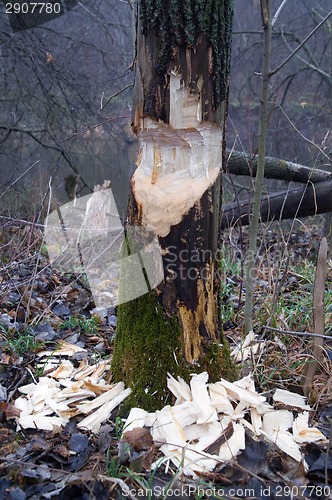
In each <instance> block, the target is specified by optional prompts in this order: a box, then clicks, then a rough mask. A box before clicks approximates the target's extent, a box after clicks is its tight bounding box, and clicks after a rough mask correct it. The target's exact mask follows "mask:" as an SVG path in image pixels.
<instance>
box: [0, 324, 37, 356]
mask: <svg viewBox="0 0 332 500" xmlns="http://www.w3.org/2000/svg"><path fill="white" fill-rule="evenodd" d="M1 330H2V335H3V337H4V338H5V344H4V348H5V349H6V350H8V351H9V352H10V353H11V354H12V353H15V354H18V355H19V356H20V355H21V354H24V353H25V352H31V351H32V352H34V351H35V350H36V349H38V348H39V347H40V346H42V345H43V344H42V342H40V341H39V340H37V339H36V338H35V336H34V335H33V334H32V333H31V329H30V328H25V329H24V330H23V331H19V330H14V329H7V328H4V327H3V326H1Z"/></svg>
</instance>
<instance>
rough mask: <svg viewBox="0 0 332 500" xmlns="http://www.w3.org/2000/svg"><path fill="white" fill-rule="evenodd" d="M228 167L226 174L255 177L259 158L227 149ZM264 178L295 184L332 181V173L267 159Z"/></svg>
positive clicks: (271, 158) (269, 157)
mask: <svg viewBox="0 0 332 500" xmlns="http://www.w3.org/2000/svg"><path fill="white" fill-rule="evenodd" d="M226 154H227V158H228V161H227V165H226V170H225V171H226V172H228V173H229V174H234V175H248V176H252V177H254V176H255V175H256V168H257V157H256V156H255V157H254V158H253V157H252V156H250V155H248V154H247V153H242V152H241V151H234V150H230V149H227V150H226ZM264 177H266V178H267V179H280V180H283V181H293V182H303V183H305V182H308V181H310V182H312V183H314V184H316V183H318V182H323V181H327V180H329V179H332V172H327V171H325V170H318V169H317V168H310V167H307V166H305V165H299V164H298V163H293V162H291V161H286V160H281V159H280V158H273V157H271V156H266V157H265V170H264Z"/></svg>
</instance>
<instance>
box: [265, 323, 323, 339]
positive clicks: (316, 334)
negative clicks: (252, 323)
mask: <svg viewBox="0 0 332 500" xmlns="http://www.w3.org/2000/svg"><path fill="white" fill-rule="evenodd" d="M263 328H264V330H273V331H274V332H278V333H282V334H284V335H295V336H298V337H318V338H320V339H325V340H328V341H330V342H332V337H331V336H330V335H320V334H319V333H312V332H291V331H290V330H280V329H279V328H272V326H263Z"/></svg>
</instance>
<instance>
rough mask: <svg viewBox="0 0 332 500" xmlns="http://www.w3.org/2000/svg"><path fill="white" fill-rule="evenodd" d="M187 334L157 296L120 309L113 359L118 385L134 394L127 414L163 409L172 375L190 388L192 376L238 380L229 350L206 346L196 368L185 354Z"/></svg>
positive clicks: (127, 304)
mask: <svg viewBox="0 0 332 500" xmlns="http://www.w3.org/2000/svg"><path fill="white" fill-rule="evenodd" d="M181 338H182V330H181V327H180V324H179V321H178V319H177V317H176V316H173V317H170V316H168V315H167V314H166V313H165V311H164V309H163V307H162V306H161V305H160V304H159V303H158V298H157V296H156V294H155V293H154V292H153V291H152V292H149V293H148V294H146V295H143V296H142V297H139V298H138V299H135V300H132V301H130V302H127V303H126V304H122V305H121V306H119V307H118V329H117V334H116V343H115V350H114V354H113V358H112V374H113V378H114V380H115V381H120V380H123V381H124V382H125V384H126V385H127V386H128V387H131V388H132V389H133V392H132V395H131V396H130V397H129V398H128V399H127V400H126V402H125V405H126V407H127V408H131V407H133V406H139V407H142V408H144V409H145V410H147V411H155V410H156V409H160V408H162V407H163V406H164V405H165V404H166V403H167V402H169V403H170V402H171V401H170V393H169V391H168V389H167V384H166V380H167V373H168V372H169V373H171V374H172V375H173V376H175V377H176V376H178V375H180V376H181V377H183V378H184V379H185V380H186V381H187V382H189V380H190V374H191V373H200V372H202V371H207V372H208V374H209V380H210V381H211V382H216V381H217V380H219V379H220V377H224V378H227V379H228V380H235V378H236V375H237V373H236V368H235V366H234V364H233V362H232V360H231V357H230V352H229V348H228V346H227V344H226V343H225V344H221V345H220V344H216V343H210V344H209V345H205V346H204V354H203V355H202V357H201V359H200V360H199V361H198V362H197V363H195V364H192V365H188V364H186V363H185V361H184V358H183V354H182V345H181Z"/></svg>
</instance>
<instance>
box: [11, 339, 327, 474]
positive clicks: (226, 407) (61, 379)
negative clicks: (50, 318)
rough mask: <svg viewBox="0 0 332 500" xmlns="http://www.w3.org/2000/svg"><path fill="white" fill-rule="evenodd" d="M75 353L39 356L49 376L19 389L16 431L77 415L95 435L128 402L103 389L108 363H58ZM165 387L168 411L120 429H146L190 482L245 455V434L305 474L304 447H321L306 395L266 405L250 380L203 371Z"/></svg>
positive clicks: (66, 349) (121, 391)
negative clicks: (212, 379)
mask: <svg viewBox="0 0 332 500" xmlns="http://www.w3.org/2000/svg"><path fill="white" fill-rule="evenodd" d="M78 350H82V351H83V349H82V348H79V347H77V346H72V345H70V344H66V343H63V344H62V345H61V347H60V348H59V349H58V350H57V351H55V352H51V353H50V352H48V351H44V352H43V353H40V354H39V355H40V359H41V364H42V365H43V366H44V373H45V372H46V373H47V375H45V376H43V377H40V379H39V381H38V383H37V382H36V383H31V384H28V385H25V386H23V387H20V388H19V391H20V393H21V394H22V396H20V397H19V398H18V399H17V400H16V402H15V406H16V408H18V409H19V410H20V416H19V417H17V426H18V429H20V428H24V429H27V428H33V429H44V430H53V428H54V427H55V426H64V425H66V423H67V422H68V421H69V420H70V419H71V418H72V417H74V416H77V415H80V414H82V415H84V418H83V419H82V420H81V421H80V422H79V424H78V427H79V428H80V429H85V430H88V431H91V432H93V433H95V434H98V432H99V430H100V427H101V424H102V423H103V422H105V421H106V420H107V419H108V418H109V417H110V416H111V413H112V411H113V410H114V409H115V408H116V407H117V406H118V405H119V404H120V403H121V402H122V401H123V400H124V399H125V398H126V397H127V396H129V394H130V392H131V389H129V388H128V389H125V386H124V383H123V382H119V383H117V384H112V385H111V384H108V383H106V381H105V378H104V375H105V374H106V373H107V371H108V370H109V368H110V367H109V364H108V362H107V361H101V362H99V363H96V364H94V365H89V364H88V362H87V360H86V358H84V359H83V360H82V361H81V362H80V364H79V366H78V367H77V368H75V367H74V365H73V364H72V363H71V362H70V361H69V360H63V361H59V359H57V358H59V356H64V355H65V354H67V355H70V354H73V352H76V353H77V351H78ZM168 388H169V390H170V391H171V392H172V394H173V395H174V396H175V398H176V400H175V404H174V405H173V406H170V405H167V406H165V407H164V408H162V409H161V410H159V411H156V412H155V413H147V412H146V411H145V410H143V409H141V408H133V409H132V410H131V411H130V413H129V416H128V418H127V420H126V422H125V425H124V429H125V432H128V431H132V430H133V429H135V428H143V427H145V428H148V429H149V430H150V433H151V436H152V438H153V442H154V444H155V445H156V446H158V447H160V451H161V452H162V453H163V454H164V455H165V457H167V458H169V460H170V461H171V462H172V463H173V464H174V465H175V466H176V467H179V466H181V467H182V470H183V472H184V473H185V474H188V475H190V476H193V477H196V476H197V474H201V473H202V472H206V471H212V470H213V469H214V468H215V466H216V465H217V464H218V463H220V462H225V461H227V460H230V459H232V458H234V457H236V456H237V455H238V454H239V453H240V452H241V450H243V449H244V448H245V434H246V433H249V434H250V435H251V436H252V437H254V438H255V439H266V440H268V441H270V442H272V443H274V444H275V445H276V446H277V447H278V448H279V449H280V450H282V451H283V452H285V453H286V454H287V455H289V456H290V457H292V458H293V459H295V460H296V461H298V462H300V461H303V464H304V467H305V468H306V467H307V465H306V463H305V461H304V459H303V455H302V453H301V444H303V443H308V442H314V441H323V440H325V436H324V435H323V434H322V433H321V432H320V431H319V430H318V429H317V428H315V427H309V423H308V420H309V415H310V411H311V408H310V406H309V405H307V404H306V402H305V398H304V397H303V396H300V395H298V394H295V393H292V392H289V391H285V390H281V389H277V390H276V391H275V393H274V395H273V397H272V401H271V403H269V402H268V401H267V398H266V397H265V396H264V395H262V394H259V393H258V392H257V391H256V389H255V385H254V381H253V377H252V376H251V375H248V376H246V377H244V378H242V379H241V380H238V381H237V382H234V383H231V382H228V381H226V380H224V379H221V380H220V381H218V382H216V383H208V374H207V373H206V372H203V373H200V374H198V375H196V374H195V375H192V377H191V380H190V384H187V383H186V382H185V381H184V380H183V379H181V378H180V377H179V378H178V379H177V380H176V379H175V378H174V377H173V376H172V375H170V374H169V376H168Z"/></svg>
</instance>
